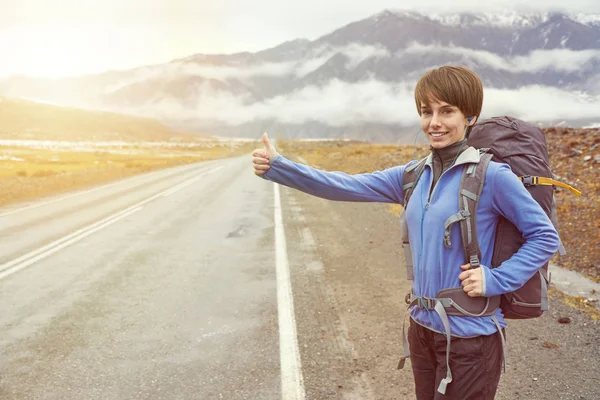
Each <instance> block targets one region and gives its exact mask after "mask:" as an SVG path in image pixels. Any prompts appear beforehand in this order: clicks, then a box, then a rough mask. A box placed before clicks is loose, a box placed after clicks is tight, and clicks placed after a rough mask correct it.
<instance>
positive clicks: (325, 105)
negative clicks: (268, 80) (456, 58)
mask: <svg viewBox="0 0 600 400" xmlns="http://www.w3.org/2000/svg"><path fill="white" fill-rule="evenodd" d="M413 90H414V83H413V82H406V83H398V84H389V83H387V82H381V81H377V80H374V79H371V80H367V81H363V82H360V83H346V82H343V81H340V80H337V79H334V80H332V81H330V82H329V83H328V84H327V85H324V86H308V87H305V88H303V89H301V90H297V91H295V92H292V93H289V94H286V95H281V96H276V97H273V98H270V99H267V100H265V101H261V102H253V103H252V102H249V99H248V98H247V97H245V96H233V95H231V94H224V93H223V92H213V91H211V90H210V89H208V88H206V89H204V90H202V91H201V92H199V94H200V97H199V98H198V102H197V105H196V106H195V107H193V108H184V107H182V106H181V105H179V104H178V103H177V102H175V101H173V100H169V99H163V100H161V101H160V102H158V103H154V104H152V105H149V106H147V107H146V108H145V109H144V110H143V112H144V114H147V115H151V116H154V117H159V118H167V119H184V120H218V121H220V122H222V123H226V124H230V125H239V124H243V123H246V122H251V121H257V120H275V121H278V122H281V123H290V124H302V123H305V122H310V121H317V122H321V123H323V124H326V125H329V126H345V125H352V124H360V123H367V122H370V123H386V124H396V125H401V126H415V125H418V123H419V122H418V121H419V116H418V114H417V111H416V107H415V103H414V97H413ZM557 99H559V100H558V101H557ZM496 115H512V116H515V117H518V118H522V119H525V120H528V121H533V122H538V121H539V122H542V121H552V120H554V121H555V120H557V119H565V120H574V119H590V118H598V119H600V97H599V96H590V95H585V94H583V93H573V92H568V91H564V90H561V89H557V88H552V87H547V86H539V85H533V86H525V87H522V88H520V89H517V90H505V89H487V90H486V91H485V100H484V107H483V115H482V118H488V117H491V116H496Z"/></svg>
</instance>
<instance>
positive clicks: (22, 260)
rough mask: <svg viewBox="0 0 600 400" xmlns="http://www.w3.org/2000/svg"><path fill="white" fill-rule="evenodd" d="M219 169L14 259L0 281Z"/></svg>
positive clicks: (0, 269) (2, 269) (0, 273)
mask: <svg viewBox="0 0 600 400" xmlns="http://www.w3.org/2000/svg"><path fill="white" fill-rule="evenodd" d="M221 168H223V167H222V166H221V167H217V168H213V169H211V170H208V171H204V172H202V173H201V174H199V175H197V176H195V177H193V178H190V179H188V180H186V181H184V182H183V183H181V184H179V185H176V186H175V187H172V188H169V189H167V190H164V191H162V192H160V193H157V194H155V195H153V196H151V197H149V198H147V199H146V200H143V201H140V202H139V203H137V204H134V205H132V206H130V207H127V208H126V209H125V210H121V211H119V212H117V213H115V214H113V215H110V216H108V217H106V218H104V219H102V220H100V221H97V222H95V223H93V224H91V225H88V226H86V227H84V228H81V229H79V230H77V231H75V232H73V233H70V234H68V235H67V236H64V237H62V238H60V239H58V240H55V241H54V242H52V243H49V244H47V245H45V246H43V247H40V248H39V249H37V250H33V251H31V252H29V253H27V254H25V255H23V256H21V257H18V258H15V259H14V260H11V261H8V262H6V263H4V264H2V265H0V280H2V279H4V278H6V277H7V276H9V275H12V274H13V273H15V272H17V271H20V270H22V269H23V268H25V267H28V266H30V265H31V264H33V263H34V262H36V261H39V260H42V259H44V258H46V257H48V256H49V255H51V254H54V253H55V252H57V251H58V250H61V249H63V248H65V247H66V246H68V245H70V244H73V243H75V242H77V241H79V240H81V239H83V238H84V237H86V236H88V235H90V234H92V233H94V232H96V231H98V230H100V229H102V228H105V227H107V226H109V225H111V224H113V223H115V222H117V221H119V220H120V219H122V218H125V217H126V216H128V215H130V214H133V213H134V212H137V211H139V210H141V209H142V206H143V205H144V204H146V203H149V202H151V201H152V200H155V199H157V198H159V197H163V196H165V195H167V194H171V193H170V192H172V191H173V189H177V190H180V189H182V188H183V187H185V186H188V185H191V184H192V183H194V182H196V181H197V180H198V179H200V178H201V177H203V176H204V175H207V174H210V173H212V172H215V171H218V170H220V169H221ZM173 193H174V192H173Z"/></svg>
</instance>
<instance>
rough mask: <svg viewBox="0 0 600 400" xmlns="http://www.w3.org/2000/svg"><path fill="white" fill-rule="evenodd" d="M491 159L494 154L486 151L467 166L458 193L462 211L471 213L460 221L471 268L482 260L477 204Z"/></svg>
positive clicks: (464, 246)
mask: <svg viewBox="0 0 600 400" xmlns="http://www.w3.org/2000/svg"><path fill="white" fill-rule="evenodd" d="M491 160H492V154H488V153H484V154H481V157H480V159H479V163H476V164H470V165H468V166H466V167H465V168H464V170H463V175H462V181H461V184H460V191H459V193H458V204H459V206H458V207H459V209H460V211H461V212H463V213H465V214H467V213H468V214H469V215H468V218H465V219H464V220H462V221H461V222H460V233H461V237H462V242H463V248H464V250H465V260H466V261H467V262H468V263H469V264H471V268H477V267H479V263H480V261H481V249H480V248H479V240H478V239H477V205H478V204H479V198H480V197H481V191H482V190H483V184H484V183H485V174H486V172H487V169H488V165H489V164H490V161H491Z"/></svg>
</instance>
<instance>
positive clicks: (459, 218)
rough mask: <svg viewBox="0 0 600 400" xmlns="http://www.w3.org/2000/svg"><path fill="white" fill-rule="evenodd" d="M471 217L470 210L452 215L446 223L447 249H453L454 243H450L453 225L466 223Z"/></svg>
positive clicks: (445, 242) (445, 243)
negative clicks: (461, 222)
mask: <svg viewBox="0 0 600 400" xmlns="http://www.w3.org/2000/svg"><path fill="white" fill-rule="evenodd" d="M470 216H471V212H470V211H469V210H460V211H459V212H457V213H456V214H454V215H451V216H450V218H448V219H447V220H446V222H445V223H444V228H445V229H446V230H445V232H444V246H446V248H448V249H449V248H450V247H452V243H451V242H450V228H451V227H452V224H454V223H456V222H460V221H464V220H465V219H467V218H469V217H470Z"/></svg>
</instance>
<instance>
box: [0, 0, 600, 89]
mask: <svg viewBox="0 0 600 400" xmlns="http://www.w3.org/2000/svg"><path fill="white" fill-rule="evenodd" d="M448 3H449V2H448V1H447V0H429V1H427V0H418V1H417V0H404V1H402V2H399V1H398V0H395V1H392V0H369V1H368V2H348V1H347V0H302V1H293V0H288V1H281V0H279V1H275V0H253V1H248V0H219V1H215V0H101V1H98V0H20V1H18V2H16V1H14V0H0V60H1V62H0V78H1V77H6V76H10V75H13V74H25V75H30V76H37V77H49V78H57V77H63V76H72V75H81V74H90V73H96V72H103V71H106V70H113V69H128V68H134V67H138V66H142V65H152V64H159V63H165V62H168V61H171V60H173V59H177V58H183V57H187V56H189V55H192V54H198V53H232V52H237V51H258V50H261V49H265V48H269V47H272V46H275V45H277V44H279V43H282V42H284V41H287V40H292V39H296V38H301V37H303V38H308V39H311V40H312V39H316V38H318V37H319V36H321V35H323V34H326V33H328V32H331V31H332V30H335V29H337V28H339V27H341V26H343V25H345V24H348V23H350V22H353V21H356V20H360V19H363V18H366V17H368V16H370V15H372V14H375V13H377V12H380V11H382V10H384V9H386V8H392V9H398V8H402V9H411V10H415V11H421V12H430V13H440V12H447V11H475V12H480V11H495V10H505V9H515V10H523V9H522V8H517V7H519V6H518V4H519V3H522V1H521V0H495V1H494V8H493V9H489V8H488V9H486V8H484V7H485V6H482V3H483V2H481V1H480V0H477V1H472V0H467V1H463V0H459V1H453V2H452V9H449V8H448ZM564 3H565V2H564V0H531V1H529V2H528V6H529V9H530V10H542V11H548V10H551V9H560V10H564V11H569V12H584V13H600V2H599V1H597V0H571V1H569V2H568V4H569V6H568V8H566V9H565V6H564ZM399 4H401V7H399Z"/></svg>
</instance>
